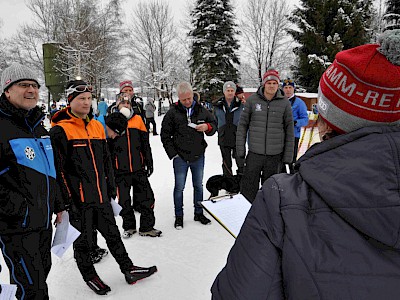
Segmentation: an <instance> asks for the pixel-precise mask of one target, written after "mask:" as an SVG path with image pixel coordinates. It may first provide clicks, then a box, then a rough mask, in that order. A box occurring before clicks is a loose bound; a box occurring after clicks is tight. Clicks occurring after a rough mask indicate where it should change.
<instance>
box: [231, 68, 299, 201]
mask: <svg viewBox="0 0 400 300" xmlns="http://www.w3.org/2000/svg"><path fill="white" fill-rule="evenodd" d="M279 82H280V78H279V73H278V71H276V70H275V69H269V70H267V72H265V74H264V76H263V80H262V85H261V86H260V87H259V89H258V91H257V92H256V93H254V94H253V95H251V96H250V97H249V98H248V99H247V101H246V103H245V105H244V109H243V111H242V113H241V116H240V121H239V124H238V127H237V132H236V151H237V154H236V155H237V157H238V158H239V159H244V158H245V156H246V142H247V143H248V149H249V152H248V153H247V156H246V164H245V167H244V171H243V177H242V180H241V184H240V185H241V187H240V192H241V193H242V194H243V195H244V196H245V197H246V198H247V200H249V201H250V202H253V201H254V198H255V197H256V194H257V191H258V189H259V188H260V179H261V184H263V183H264V181H265V180H267V178H268V177H270V176H271V175H273V174H277V173H279V172H281V170H282V169H283V165H284V164H290V163H291V162H292V160H293V149H294V123H293V115H292V107H291V105H290V102H289V101H287V98H286V97H285V94H284V93H283V91H281V90H280V89H279Z"/></svg>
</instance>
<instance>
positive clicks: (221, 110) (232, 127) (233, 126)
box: [214, 97, 243, 147]
mask: <svg viewBox="0 0 400 300" xmlns="http://www.w3.org/2000/svg"><path fill="white" fill-rule="evenodd" d="M242 110H243V105H242V102H241V101H240V100H239V99H238V98H237V97H234V99H233V100H232V102H231V104H230V106H229V107H228V103H227V101H226V99H225V97H222V98H221V99H219V100H218V101H217V103H216V104H215V105H214V115H215V119H216V121H217V125H218V145H220V146H227V147H236V130H237V125H238V123H239V119H240V114H241V112H242Z"/></svg>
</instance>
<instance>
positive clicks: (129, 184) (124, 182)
mask: <svg viewBox="0 0 400 300" xmlns="http://www.w3.org/2000/svg"><path fill="white" fill-rule="evenodd" d="M125 96H126V97H125ZM122 110H129V112H128V113H127V118H128V126H127V128H126V132H125V134H123V135H121V136H118V137H116V138H114V139H109V140H108V144H109V147H110V151H111V156H112V160H113V163H114V170H115V182H116V184H117V188H118V189H117V192H118V199H119V204H120V205H121V206H122V211H121V213H120V215H121V216H122V219H123V223H122V228H123V229H124V233H123V235H122V237H124V238H129V237H131V236H132V235H133V234H134V233H136V219H135V213H134V209H135V210H137V211H139V212H140V213H141V216H140V227H139V234H140V235H142V236H151V237H158V236H160V235H161V231H160V230H158V229H155V228H154V224H155V217H154V202H155V199H154V193H153V190H152V188H151V185H150V182H149V179H148V177H149V176H150V175H151V174H152V173H153V156H152V153H151V147H150V143H149V134H148V132H147V129H146V125H145V124H144V122H143V119H142V118H141V116H140V115H138V114H136V113H135V112H134V110H133V109H132V104H131V100H130V98H129V97H128V96H127V95H125V94H121V95H120V97H118V99H117V102H116V105H115V107H114V108H113V109H112V111H121V112H122ZM106 124H107V118H106ZM131 188H133V199H131V196H130V191H131Z"/></svg>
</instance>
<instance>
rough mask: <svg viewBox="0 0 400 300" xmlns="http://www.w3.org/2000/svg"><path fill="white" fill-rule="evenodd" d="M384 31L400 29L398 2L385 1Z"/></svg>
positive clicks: (399, 5) (398, 0) (395, 0)
mask: <svg viewBox="0 0 400 300" xmlns="http://www.w3.org/2000/svg"><path fill="white" fill-rule="evenodd" d="M383 19H384V21H385V23H386V26H385V29H384V31H385V30H392V29H400V0H387V1H386V14H385V15H384V16H383Z"/></svg>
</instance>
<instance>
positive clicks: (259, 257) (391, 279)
mask: <svg viewBox="0 0 400 300" xmlns="http://www.w3.org/2000/svg"><path fill="white" fill-rule="evenodd" d="M296 168H297V169H298V173H296V174H295V175H288V174H279V175H274V176H272V177H271V178H270V179H268V180H267V181H266V182H265V183H264V185H263V188H262V191H260V192H259V193H258V195H257V198H256V200H255V202H254V203H253V206H252V208H251V210H250V212H249V214H248V215H247V218H246V220H245V223H244V225H243V227H242V229H241V232H240V234H239V236H238V238H237V240H236V242H235V245H234V246H233V248H232V249H231V252H230V254H229V257H228V262H227V265H226V266H225V268H224V269H223V270H222V271H221V273H220V274H219V275H218V277H217V279H216V280H215V282H214V284H213V287H212V293H213V299H229V300H234V299H241V300H243V299H252V300H257V299H297V300H302V299H307V300H312V299H324V300H336V299H346V300H348V299H363V300H368V299H385V300H386V299H398V298H399V295H400V284H399V283H400V218H399V216H400V193H399V191H400V175H399V174H400V127H394V126H392V127H389V126H382V127H368V128H363V129H360V130H357V131H354V132H352V133H349V134H345V135H341V136H337V137H334V138H332V139H330V140H327V141H325V142H323V143H320V144H316V145H314V146H313V147H311V148H310V149H309V150H308V151H307V152H306V154H305V155H304V156H302V157H301V158H300V159H299V161H298V162H297V164H296Z"/></svg>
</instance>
